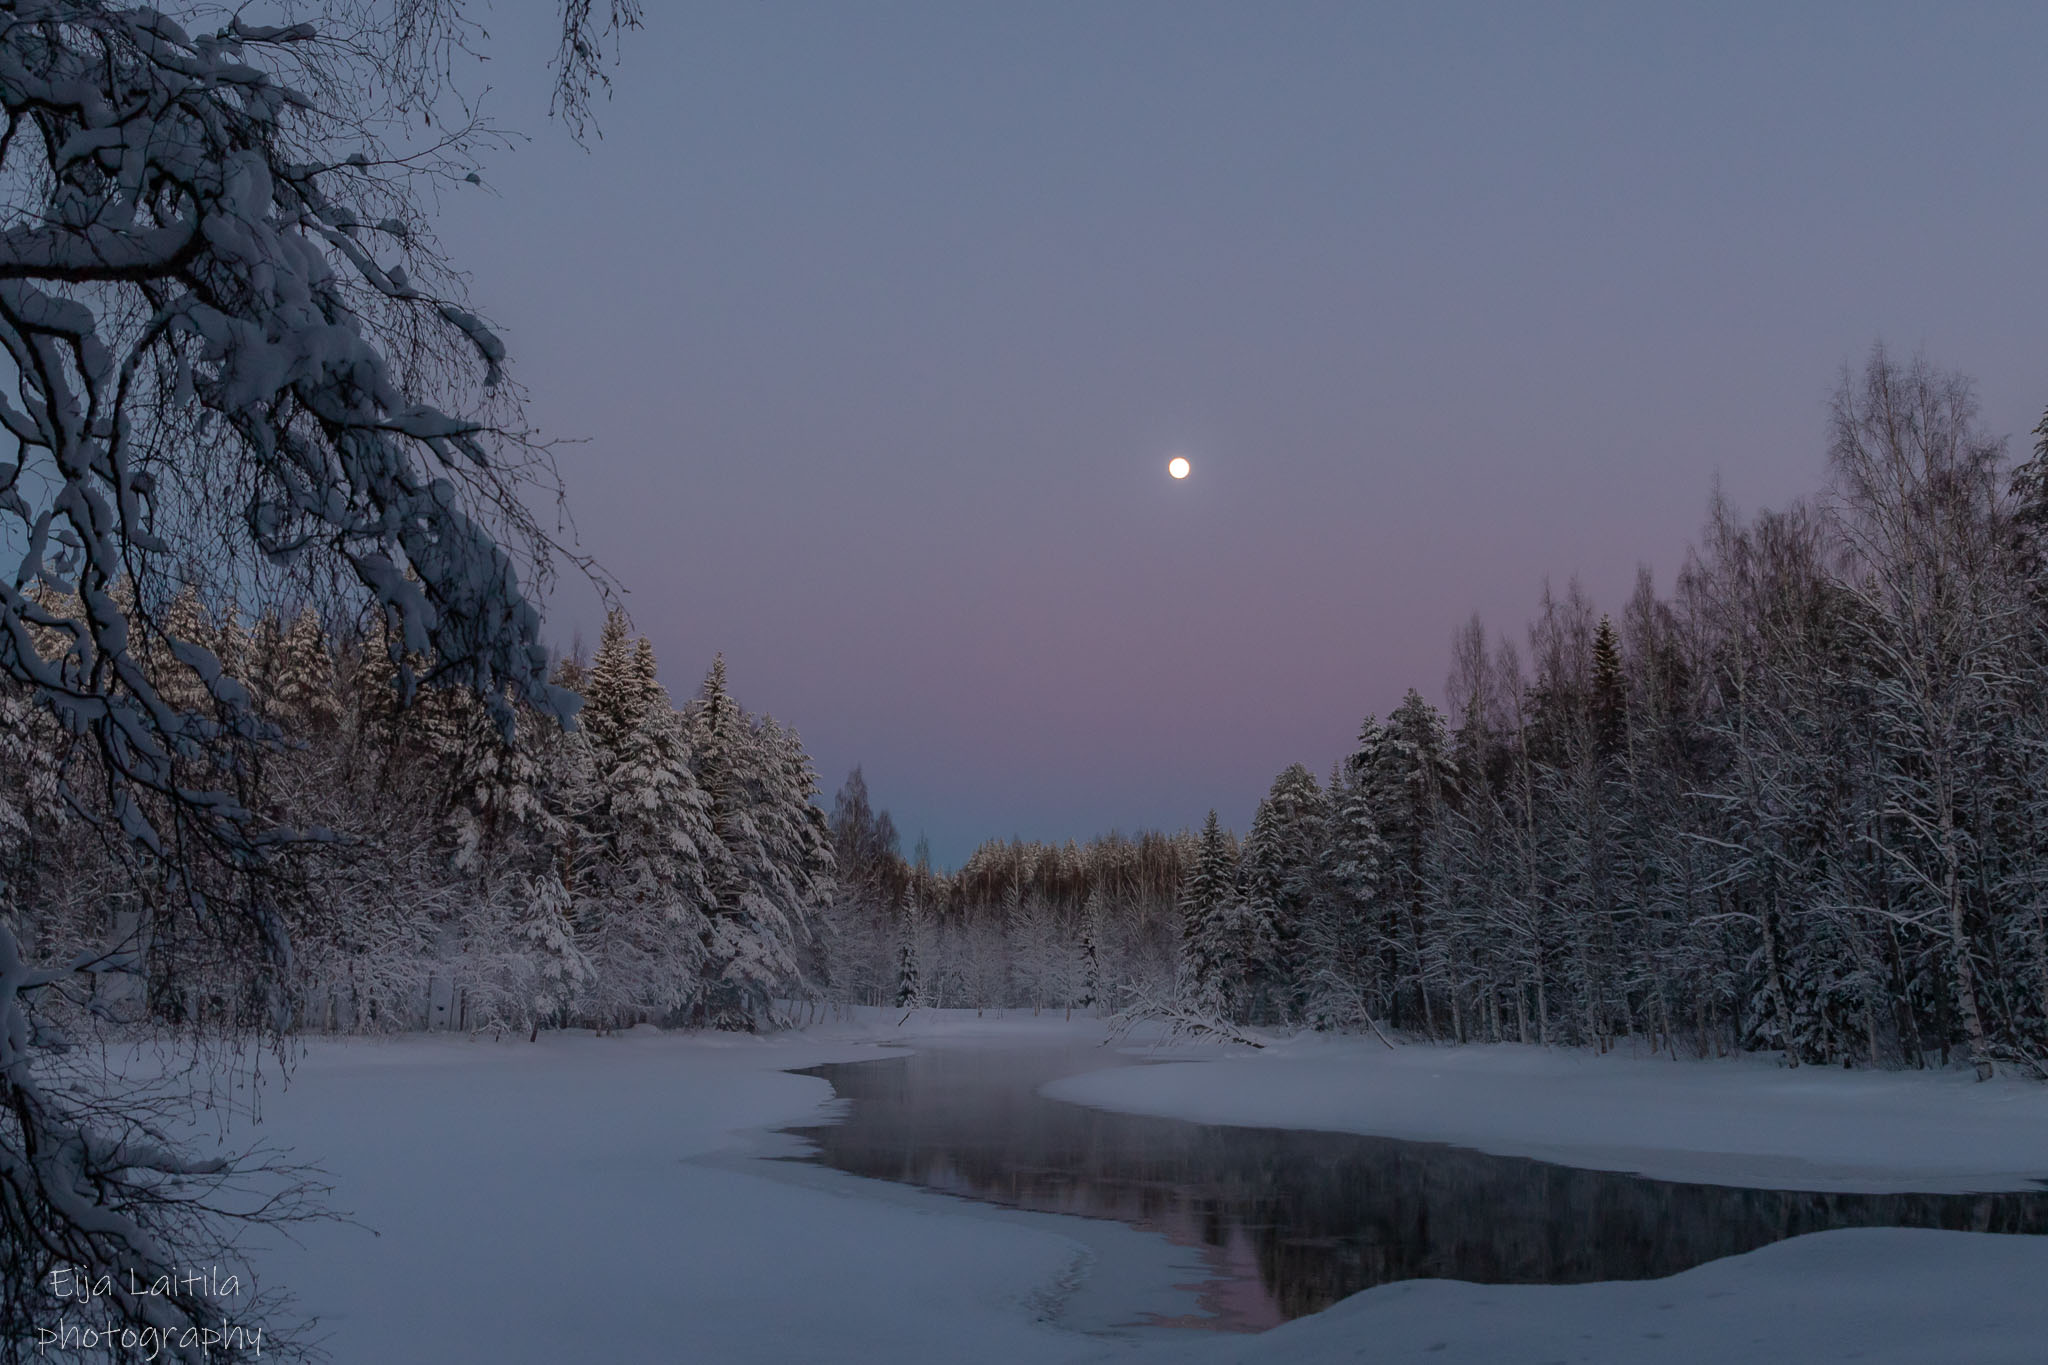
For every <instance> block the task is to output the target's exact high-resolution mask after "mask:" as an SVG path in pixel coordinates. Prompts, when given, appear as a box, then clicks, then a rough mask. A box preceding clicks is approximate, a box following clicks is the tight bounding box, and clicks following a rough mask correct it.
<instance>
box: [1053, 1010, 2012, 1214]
mask: <svg viewBox="0 0 2048 1365" xmlns="http://www.w3.org/2000/svg"><path fill="white" fill-rule="evenodd" d="M1042 1093H1044V1094H1047V1095H1050V1096H1053V1097H1055V1098H1058V1099H1063V1100H1070V1101H1074V1102H1076V1103H1081V1104H1092V1105H1097V1106H1099V1107H1102V1108H1107V1109H1118V1110H1123V1111H1125V1112H1128V1113H1139V1114H1157V1115H1162V1116H1166V1117H1171V1118H1183V1119H1193V1120H1197V1121H1199V1122H1202V1123H1227V1124H1249V1125H1256V1126H1266V1127H1277V1128H1317V1129H1326V1130H1331V1131H1337V1132H1350V1133H1368V1134H1373V1135H1376V1136H1380V1137H1393V1138H1406V1139H1410V1140H1414V1141H1423V1142H1448V1143H1453V1144H1456V1145H1458V1146H1463V1147H1474V1148H1477V1149H1479V1150H1481V1151H1484V1152H1491V1153H1493V1154H1495V1155H1497V1156H1526V1157H1535V1158H1538V1159H1541V1160H1545V1161H1556V1162H1560V1163H1563V1164H1565V1165H1571V1166H1581V1167H1587V1168H1591V1169H1595V1170H1611V1171H1629V1172H1634V1173H1636V1174H1639V1175H1646V1176H1651V1177H1654V1178H1657V1179H1663V1180H1683V1181H1699V1182H1704V1183H1710V1184H1725V1185H1744V1186H1752V1187H1757V1188H1766V1189H1799V1190H1831V1191H1844V1192H1846V1191H1860V1192H1871V1193H1877V1192H1886V1191H1919V1192H1923V1193H1961V1192H1989V1191H1998V1190H2038V1189H2040V1188H2042V1186H2043V1184H2044V1182H2048V1086H2043V1085H2041V1084H2040V1083H2039V1082H2035V1081H2028V1080H2022V1079H2019V1078H2004V1079H1998V1080H1993V1081H1990V1082H1981V1083H1980V1082H1978V1081H1976V1080H1974V1079H1973V1078H1972V1077H1971V1075H1970V1073H1969V1072H1968V1071H1966V1070H1961V1069H1958V1070H1953V1071H1924V1072H1887V1071H1837V1070H1828V1069H1825V1068H1815V1067H1799V1068H1796V1069H1793V1068H1786V1067H1783V1066H1781V1065H1779V1064H1778V1063H1777V1061H1776V1060H1775V1059H1774V1058H1771V1057H1757V1056H1745V1057H1740V1058H1730V1059H1726V1060H1720V1061H1712V1062H1700V1061H1673V1060H1672V1059H1671V1058H1669V1057H1668V1056H1665V1057H1658V1058H1652V1057H1632V1056H1630V1055H1628V1054H1627V1053H1626V1052H1625V1051H1622V1052H1616V1053H1610V1054H1609V1055H1607V1056H1605V1057H1602V1056H1596V1055H1593V1054H1591V1053H1588V1052H1584V1051H1581V1050H1577V1049H1544V1048H1537V1047H1524V1046H1519V1045H1516V1044H1512V1043H1503V1044H1498V1045H1493V1046H1466V1047H1448V1046H1445V1047H1430V1046H1409V1047H1400V1048H1396V1049H1393V1050H1389V1049H1388V1048H1386V1047H1385V1046H1384V1045H1382V1044H1381V1043H1380V1042H1379V1041H1378V1040H1376V1039H1372V1038H1367V1039H1364V1040H1362V1041H1361V1040H1358V1039H1354V1038H1343V1039H1332V1038H1328V1037H1319V1036H1313V1035H1311V1036H1306V1037H1300V1038H1295V1039H1288V1040H1282V1041H1279V1042H1277V1043H1275V1044H1274V1045H1273V1046H1272V1047H1270V1048H1268V1049H1266V1050H1264V1051H1261V1052H1259V1053H1256V1054H1253V1055H1251V1056H1238V1057H1227V1058H1223V1059H1220V1060H1206V1061H1188V1062H1169V1063H1167V1064H1164V1065H1160V1066H1151V1067H1123V1068H1118V1069H1117V1070H1114V1071H1105V1072H1099V1073H1095V1074H1092V1075H1085V1076H1076V1077H1072V1078H1069V1079H1067V1080H1063V1081H1059V1082H1055V1083H1054V1084H1053V1085H1051V1086H1048V1087H1046V1088H1045V1089H1044V1091H1043V1092H1042Z"/></svg>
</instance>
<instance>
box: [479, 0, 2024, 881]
mask: <svg viewBox="0 0 2048 1365" xmlns="http://www.w3.org/2000/svg"><path fill="white" fill-rule="evenodd" d="M538 14H539V12H538V11H537V12H536V15H537V16H538ZM520 22H524V21H523V20H522V21H520ZM545 37H546V35H545V34H544V33H543V32H542V31H541V30H540V29H538V28H535V29H533V30H530V31H529V30H525V29H522V28H520V27H518V26H517V25H516V24H508V25H507V26H506V27H504V28H503V29H502V30H500V31H497V32H494V34H493V39H492V46H491V48H490V51H491V53H492V56H493V62H492V65H491V67H490V68H489V73H490V76H491V79H492V80H493V81H494V82H496V83H497V85H498V87H499V90H500V92H501V93H499V94H497V95H494V96H493V97H492V100H493V101H494V103H493V104H491V105H487V107H494V108H496V110H497V113H498V116H499V117H500V119H501V120H503V121H505V122H507V123H509V124H511V125H514V126H517V127H521V128H525V129H530V130H532V131H533V132H534V134H535V137H534V140H533V141H532V142H531V143H529V144H527V145H525V146H523V147H522V148H521V149H519V150H517V151H516V152H511V153H507V154H504V155H500V156H496V157H494V158H493V159H492V160H491V163H490V174H489V176H488V186H489V191H488V192H483V191H478V192H474V193H466V194H463V195H458V196H454V197H452V198H451V199H450V200H449V201H448V203H447V207H446V213H445V217H444V221H443V233H444V236H445V238H446V242H447V245H448V247H449V248H450V250H451V251H452V252H453V253H454V254H455V255H456V256H457V258H458V259H459V260H461V261H463V262H464V263H465V264H467V265H468V267H469V268H470V269H471V270H472V271H473V272H474V281H473V285H474V290H475V294H476V297H477V299H478V300H479V302H480V303H481V305H482V306H483V307H484V308H485V310H486V311H487V312H488V313H489V314H490V315H491V316H492V317H493V318H494V319H495V320H497V321H499V322H500V323H502V324H503V325H504V327H505V329H506V333H507V338H508V341H509V343H510V345H511V347H512V353H513V361H514V364H515V367H516V369H515V373H516V375H517V377H518V378H519V379H520V380H521V381H522V382H523V383H524V384H525V385H526V386H527V387H528V389H529V390H530V392H531V395H532V415H533V417H534V419H535V420H536V421H537V422H539V424H540V425H541V426H542V427H543V428H544V429H545V430H546V431H547V432H548V433H550V434H555V435H572V436H580V437H585V438H587V444H584V445H582V446H578V447H574V448H571V449H568V450H566V451H565V452H564V454H563V461H562V462H563V468H564V471H565V474H566V476H567V478H568V481H569V484H570V488H571V492H572V495H573V502H574V508H575V511H576V514H577V518H578V522H579V524H580V526H581V528H582V531H583V539H584V542H585V544H586V546H587V547H588V548H589V549H591V550H592V551H594V552H595V553H596V554H597V555H598V556H599V557H600V558H601V559H602V560H603V561H604V562H605V563H606V564H607V565H608V566H609V568H610V569H611V570H612V571H613V572H614V573H615V574H616V575H618V576H619V577H620V578H621V579H622V580H623V581H624V582H625V583H626V584H627V585H628V586H629V587H630V588H631V590H632V595H631V597H630V599H629V605H630V607H631V609H632V611H633V613H634V616H635V621H636V624H637V626H638V627H639V628H640V629H641V630H643V631H645V632H647V633H648V634H649V635H650V636H651V637H652V638H653V640H654V643H655V646H656V648H657V650H658V652H659V654H660V656H661V660H662V663H663V668H664V676H665V677H666V678H667V679H668V681H669V682H670V685H671V688H672V689H674V690H677V691H684V690H687V689H688V688H689V687H691V686H693V685H694V682H695V679H696V678H697V677H698V676H699V675H701V673H702V670H703V669H704V668H705V666H706V665H707V664H708V663H709V661H710V658H711V656H712V654H713V652H714V651H717V650H723V651H724V652H725V654H726V657H727V660H728V663H729V666H730V668H731V675H732V679H733V683H734V686H735V688H736V690H737V691H738V693H739V695H740V696H741V698H742V699H743V700H744V701H745V702H746V703H747V704H748V705H750V706H752V707H755V708H757V709H767V710H770V711H772V712H774V713H775V714H776V715H777V716H778V717H780V718H782V719H784V720H786V721H788V722H789V723H792V724H794V725H795V726H796V727H797V728H798V729H799V730H800V731H801V732H802V734H803V735H804V737H805V739H806V740H807V742H808V743H809V745H810V748H811V751H812V753H813V754H814V755H815V756H816V758H817V760H818V763H819V767H820V770H821V774H822V776H823V778H824V781H825V783H826V785H827V796H828V798H829V793H830V790H831V789H832V788H834V787H836V786H837V785H838V783H839V781H840V779H841V778H843V776H844V775H845V772H846V770H847V769H848V768H849V767H851V766H852V765H853V764H854V763H862V764H864V765H865V767H866V771H867V775H868V779H869V783H870V786H871V787H872V789H873V790H874V793H875V796H876V798H877V800H878V801H879V802H880V803H881V804H884V805H887V806H888V807H890V808H891V809H892V810H893V811H894V813H895V814H896V816H897V818H898V822H899V824H900V825H901V826H902V827H903V828H904V829H905V831H906V833H907V835H908V836H909V837H913V838H914V837H915V835H916V833H917V831H919V830H920V829H923V830H927V831H929V832H930V834H931V836H932V839H933V842H934V846H935V849H936V851H937V852H938V854H939V857H940V860H941V861H942V862H952V861H957V860H958V859H959V858H960V857H962V856H964V854H965V853H966V851H967V850H968V849H969V848H970V847H971V846H972V845H973V843H974V842H975V841H976V840H978V839H979V838H981V837H984V836H988V835H999V836H1008V835H1012V834H1021V835H1024V836H1026V837H1046V838H1065V837H1070V836H1072V837H1085V836H1086V835H1088V834H1089V833H1091V832H1095V831H1099V830H1104V829H1107V828H1109V827H1111V826H1121V827H1123V828H1124V829H1126V830H1129V829H1133V828H1135V827H1138V826H1145V825H1149V826H1163V827H1167V828H1174V827H1178V826H1180V825H1182V824H1192V823H1198V822H1199V821H1200V819H1201V816H1202V814H1203V812H1205V811H1206V810H1207V809H1208V808H1209V807H1210V806H1212V805H1213V806H1216V807H1218V808H1219V809H1221V811H1222V812H1223V814H1224V816H1225V819H1226V820H1227V821H1231V822H1233V823H1235V824H1237V825H1238V826H1239V827H1242V826H1243V824H1244V823H1245V821H1246V820H1247V818H1248V816H1249V812H1250V809H1251V806H1252V804H1253V803H1254V801H1255V800H1256V799H1257V797H1258V796H1259V794H1260V793H1261V792H1262V791H1263V789H1264V787H1265V785H1266V783H1267V782H1268V781H1269V780H1270V779H1271V777H1272V775H1273V774H1274V773H1276V772H1278V771H1279V770H1280V769H1281V768H1283V767H1284V766H1286V765H1287V764H1288V763H1291V762H1294V761H1297V760H1299V761H1303V762H1306V763H1308V764H1309V765H1310V766H1311V767H1312V768H1314V769H1316V770H1318V771H1321V770H1324V769H1327V767H1328V765H1329V763H1330V761H1331V759H1332V758H1334V757H1335V756H1336V754H1337V753H1338V752H1339V750H1340V749H1341V748H1342V746H1343V745H1344V744H1345V743H1346V741H1347V740H1348V738H1349V736H1350V735H1351V734H1352V733H1353V732H1354V730H1355V728H1356V726H1357V723H1358V720H1359V718H1360V717H1361V716H1362V715H1363V714H1364V713H1366V712H1368V711H1372V712H1377V713H1382V714H1383V713H1384V712H1385V711H1386V710H1387V709H1389V708H1390V707H1391V706H1392V705H1394V703H1395V702H1396V701H1398V699H1399V698H1400V695H1401V693H1402V691H1403V690H1404V689H1405V688H1407V687H1409V686H1411V685H1414V686H1418V687H1420V688H1421V689H1422V690H1423V691H1424V693H1425V694H1426V695H1430V696H1432V697H1435V696H1438V695H1440V693H1441V683H1442V679H1443V676H1444V672H1445V667H1446V664H1447V660H1448V642H1449V639H1450V635H1451V632H1452V630H1453V629H1454V627H1456V626H1457V625H1458V624H1459V623H1460V622H1461V621H1462V620H1463V619H1464V618H1465V617H1466V616H1468V615H1469V614H1470V613H1471V612H1472V611H1473V610H1474V609H1477V610H1479V611H1480V612H1481V613H1482V614H1483V616H1484V617H1485V619H1486V621H1487V622H1488V624H1489V626H1490V627H1492V628H1493V629H1495V630H1508V631H1511V632H1513V633H1515V634H1516V635H1518V636H1519V634H1520V632H1521V630H1522V627H1523V623H1524V621H1525V620H1526V618H1527V616H1528V614H1529V612H1530V611H1531V609H1532V608H1533V606H1534V604H1535V602H1536V599H1537V595H1538V593H1539V591H1540V588H1541V585H1542V582H1543V580H1544V578H1545V577H1546V576H1548V577H1550V578H1551V579H1552V580H1553V581H1555V582H1557V583H1559V584H1560V585H1561V584H1562V583H1563V582H1564V581H1565V580H1567V579H1569V578H1570V577H1572V576H1574V575H1577V576H1578V577H1580V579H1581V580H1582V581H1583V582H1584V584H1585V586H1586V588H1587V590H1588V591H1589V592H1590V593H1591V594H1592V595H1593V596H1594V598H1595V600H1596V602H1598V603H1600V604H1601V605H1605V606H1612V605H1615V604H1617V603H1618V601H1619V599H1620V597H1621V595H1622V594H1623V593H1624V592H1625V591H1626V590H1627V588H1628V587H1629V585H1630V583H1631V581H1632V579H1633V577H1634V574H1635V571H1636V566H1637V565H1638V564H1639V563H1647V564H1649V565H1650V566H1651V567H1652V568H1653V570H1655V571H1656V573H1657V575H1658V578H1659V581H1660V583H1662V584H1666V585H1668V583H1669V581H1670V577H1671V574H1672V571H1673V570H1674V569H1675V568H1676V566H1677V564H1678V563H1679V560H1680V558H1681V555H1682V553H1683V548H1684V545H1685V543H1686V541H1687V540H1688V539H1689V538H1690V537H1691V536H1692V535H1693V533H1694V531H1695V529H1696V528H1697V526H1698V524H1699V522H1700V520H1701V517H1702V514H1703V512H1704V509H1705V505H1706V499H1707V496H1708V493H1709V489H1710V487H1711V485H1712V482H1713V480H1714V479H1715V477H1716V476H1717V475H1718V476H1719V478H1720V479H1721V481H1722V484H1723V487H1724V488H1725V490H1726V492H1727V494H1728V496H1729V497H1730V498H1731V499H1732V500H1733V501H1734V502H1735V503H1737V504H1738V505H1739V506H1742V507H1749V508H1753V507H1755V506H1757V505H1759V504H1764V503H1775V502H1781V501H1783V500H1785V499H1787V498H1789V497H1792V496H1795V495H1798V494H1802V493H1805V492H1808V491H1810V490H1812V489H1813V488H1814V487H1816V486H1817V484H1818V482H1819V480H1820V477H1821V465H1822V454H1823V447H1822V440H1823V420H1824V408H1825V403H1826V399H1827V396H1828V393H1829V390H1830V388H1831V387H1832V384H1833V382H1834V380H1835V377H1836V375H1837V374H1838V372H1839V370H1840V368H1841V366H1842V365H1843V364H1844V363H1845V362H1852V361H1858V360H1860V358H1861V357H1862V355H1863V354H1864V353H1865V351H1866V350H1867V348H1868V347H1869V346H1870V344H1871V343H1872V342H1873V341H1875V340H1877V339H1878V338H1880V337H1882V338H1884V339H1885V340H1886V341H1888V342H1889V343H1890V344H1891V345H1892V346H1893V347H1894V348H1896V349H1898V350H1900V351H1911V350H1913V349H1915V348H1924V349H1925V350H1926V352H1927V353H1928V355H1929V356H1930V358H1932V359H1933V360H1934V361H1935V362H1936V363H1938V364H1940V365H1943V366H1947V367H1953V368H1959V369H1963V370H1965V371H1967V372H1970V373H1972V374H1974V375H1976V376H1977V377H1978V378H1979V380H1980V381H1981V385H1982V396H1983V399H1984V405H1985V416H1986V419H1987V422H1988V423H1989V425H1990V426H1991V427H1992V428H1993V429H1994V430H1998V431H2007V432H2012V433H2015V436H2016V445H2018V446H2020V447H2024V445H2025V444H2026V437H2025V436H2024V433H2025V432H2026V431H2027V430H2028V428H2030V427H2031V426H2032V425H2033V423H2034V421H2035V420H2036V418H2037V417H2038V416H2039V413H2040V410H2041V408H2042V407H2043V405H2044V403H2048V365H2044V363H2043V362H2044V358H2048V347H2044V342H2048V298H2044V296H2043V295H2044V272H2043V268H2042V259H2043V250H2042V247H2041V244H2040V225H2041V224H2042V223H2043V222H2048V202H2044V200H2048V175H2044V174H2043V173H2042V172H2043V168H2044V162H2048V113H2044V112H2043V107H2042V104H2041V101H2040V99H2039V70H2038V68H2039V54H2040V53H2041V52H2043V51H2048V10H2044V9H2041V8H2038V7H2010V8H2004V9H1994V8H1991V7H1968V8H1960V7H1936V6H1884V5H1870V4H1862V3H1857V4H1837V5H1828V4H1810V5H1802V6H1797V7H1785V6H1767V5H1758V6H1717V7H1714V8H1713V9H1711V10H1697V11H1695V10H1686V9H1680V8H1675V7H1661V6H1658V7H1650V6H1632V5H1616V6H1592V5H1587V6H1573V7H1550V6H1545V7H1532V6H1523V5H1499V6H1456V5H1437V4H1431V5H1416V6H1411V7H1405V8H1390V7H1384V6H1370V7H1368V6H1358V5H1350V4H1343V5H1315V4H1300V5H1288V6H1255V5H1242V4H1233V5H1204V4H1198V3H1188V2H1187V0H1171V2H1170V3H1129V4H1119V5H1115V6H1102V5H1083V4H1073V5H1060V4H1052V5H1036V4H1034V5H1016V6H1007V7H997V6H985V5H972V6H959V5H946V4H936V3H935V4H890V5H859V6H853V5H834V4H777V5H765V6H764V5H754V4H740V3H712V4H698V5H690V6H673V7H672V6H650V7H649V14H648V26H647V28H646V30H645V32H644V33H642V34H640V35H639V36H638V37H637V38H635V39H634V40H633V41H632V42H631V43H630V44H629V46H628V47H627V50H626V55H625V59H624V62H623V64H622V66H621V67H620V68H619V69H618V70H617V72H616V73H615V83H616V98H615V100H614V102H613V103H612V104H611V105H610V106H609V107H608V108H605V109H604V110H603V111H602V125H603V138H602V140H601V141H594V142H593V143H592V145H591V146H590V148H589V149H588V150H587V151H584V150H579V149H577V148H576V147H575V146H574V145H573V144H571V143H570V142H569V141H568V139H567V138H566V137H565V136H564V135H563V134H562V133H561V131H560V130H559V129H558V128H556V127H553V126H551V125H549V124H548V123H547V121H546V117H545V107H544V103H543V102H544V100H545V95H546V89H547V81H546V75H545V72H544V71H543V70H542V69H541V68H542V64H543V63H544V62H545V60H546V58H547V56H548V55H549V49H548V48H547V47H546V45H545ZM1175 454H1185V455H1187V456H1188V457H1189V458H1190V459H1191V460H1192V462H1193V464H1194V468H1195V475H1194V477H1192V478H1190V479H1188V480H1187V481H1185V482H1184V483H1175V482H1173V481H1171V480H1169V479H1168V478H1166V477H1165V476H1164V473H1163V465H1164V463H1165V461H1166V460H1167V459H1168V458H1169V457H1170V456H1172V455H1175ZM556 621H557V634H558V636H559V637H560V638H561V639H562V640H563V642H564V643H566V641H567V640H568V638H569V636H570V634H571V633H572V632H573V631H576V630H581V631H582V632H583V633H584V634H585V635H586V637H589V638H594V636H595V607H594V605H593V604H592V602H591V601H589V600H585V599H584V598H583V597H582V596H579V595H577V594H575V593H569V594H565V595H564V597H563V599H562V600H561V601H560V602H559V603H557V604H556Z"/></svg>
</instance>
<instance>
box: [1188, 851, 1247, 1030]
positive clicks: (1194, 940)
mask: <svg viewBox="0 0 2048 1365" xmlns="http://www.w3.org/2000/svg"><path fill="white" fill-rule="evenodd" d="M1236 883H1237V859H1236V857H1235V856H1234V853H1233V851H1232V849H1231V847H1230V843H1229V840H1228V839H1227V838H1226V837H1225V835H1224V833H1223V829H1222V826H1221V825H1219V824H1218V823H1217V819H1216V812H1215V811H1214V810H1211V811H1210V812H1209V816H1208V819H1206V820H1205V821H1203V823H1202V833H1201V838H1200V840H1199V842H1198V843H1197V845H1196V853H1195V864H1194V869H1193V871H1192V872H1191V873H1190V874H1189V876H1188V879H1187V882H1186V884H1185V886H1184V887H1183V889H1182V892H1181V898H1180V924H1181V931H1180V933H1181V937H1180V972H1179V977H1180V981H1179V989H1180V993H1181V995H1182V997H1183V999H1184V1001H1185V1002H1186V1003H1187V1004H1188V1005H1189V1006H1190V1007H1191V1008H1194V1009H1197V1010H1200V1011H1203V1012H1206V1013H1211V1014H1222V1013H1223V1012H1224V1011H1225V1010H1226V1009H1227V1008H1228V1005H1229V1000H1228V996H1227V991H1228V978H1229V973H1230V958H1229V953H1230V942H1229V940H1230V934H1231V929H1232V927H1233V925H1232V920H1233V918H1234V913H1235V910H1236V905H1235V902H1236V900H1237V896H1236Z"/></svg>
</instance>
